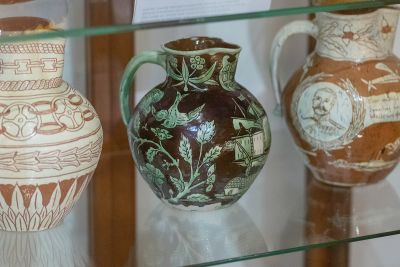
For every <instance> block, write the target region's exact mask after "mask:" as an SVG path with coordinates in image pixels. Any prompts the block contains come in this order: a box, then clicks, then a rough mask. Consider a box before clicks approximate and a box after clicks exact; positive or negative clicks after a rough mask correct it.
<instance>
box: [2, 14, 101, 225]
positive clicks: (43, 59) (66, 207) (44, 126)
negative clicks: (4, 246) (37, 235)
mask: <svg viewBox="0 0 400 267" xmlns="http://www.w3.org/2000/svg"><path fill="white" fill-rule="evenodd" d="M38 29H40V30H38ZM37 31H43V32H50V31H55V29H53V28H52V26H51V22H50V21H49V20H47V19H42V18H38V17H10V18H1V19H0V34H1V35H14V34H17V35H20V34H31V33H32V32H37ZM64 51H65V40H64V39H62V38H51V39H36V40H33V41H21V42H0V229H1V230H7V231H40V230H45V229H48V228H51V227H54V226H57V225H58V224H59V223H61V222H62V221H63V219H64V217H65V216H66V215H67V214H68V213H69V212H70V210H71V209H72V207H73V206H74V204H75V203H76V202H77V201H78V199H79V197H80V195H81V194H82V192H83V190H84V189H85V188H86V186H87V185H88V184H89V182H90V180H91V178H92V176H93V173H94V171H95V169H96V166H97V163H98V161H99V158H100V153H101V149H102V144H103V131H102V128H101V124H100V120H99V117H98V115H97V114H96V111H95V110H94V108H93V106H92V105H91V104H90V103H89V101H88V100H87V99H86V98H85V97H83V96H82V95H81V94H80V93H79V92H78V91H77V90H75V89H74V88H72V87H71V86H70V85H69V84H68V83H67V82H65V81H64V80H63V78H62V76H63V70H64Z"/></svg>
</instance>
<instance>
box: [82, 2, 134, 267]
mask: <svg viewBox="0 0 400 267" xmlns="http://www.w3.org/2000/svg"><path fill="white" fill-rule="evenodd" d="M132 11H133V0H103V1H94V0H93V1H87V4H86V18H87V25H88V26H100V25H111V24H117V23H126V22H127V21H130V20H131V18H132ZM133 53H134V35H133V33H124V34H117V35H108V36H98V37H92V38H88V39H87V55H88V58H87V62H88V63H87V64H88V66H87V67H88V68H87V69H88V72H87V73H88V83H89V84H88V90H87V91H88V97H89V99H90V101H91V102H92V104H93V105H94V106H95V108H96V110H97V112H98V113H99V115H100V118H101V122H102V126H103V131H104V147H103V152H102V157H101V160H100V163H99V166H98V168H97V171H96V173H95V177H94V178H93V181H92V183H91V191H90V192H91V200H90V201H91V202H92V203H91V205H90V207H91V216H90V218H91V225H90V229H91V253H92V259H93V260H94V264H95V265H96V266H126V265H127V262H126V261H127V260H128V258H132V257H130V255H129V253H130V249H129V248H130V247H134V246H135V179H134V178H135V176H134V174H135V171H134V164H133V160H132V158H131V154H130V150H129V145H128V138H127V135H126V128H125V125H124V124H123V122H122V119H121V115H120V111H119V83H120V80H121V77H122V73H123V71H124V68H125V66H126V64H127V63H128V61H129V60H130V59H131V58H132V56H133ZM131 251H132V250H131Z"/></svg>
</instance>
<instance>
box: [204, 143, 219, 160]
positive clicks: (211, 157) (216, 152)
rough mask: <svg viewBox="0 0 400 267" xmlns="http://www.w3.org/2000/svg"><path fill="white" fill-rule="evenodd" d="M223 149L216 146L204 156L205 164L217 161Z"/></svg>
mask: <svg viewBox="0 0 400 267" xmlns="http://www.w3.org/2000/svg"><path fill="white" fill-rule="evenodd" d="M221 151H222V147H221V146H215V147H213V148H211V149H210V150H209V151H208V152H207V153H206V155H205V156H204V159H203V163H209V162H211V161H214V160H216V159H217V158H218V157H219V156H220V155H221Z"/></svg>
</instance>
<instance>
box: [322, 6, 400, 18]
mask: <svg viewBox="0 0 400 267" xmlns="http://www.w3.org/2000/svg"><path fill="white" fill-rule="evenodd" d="M351 11H352V10H349V12H351ZM353 11H357V10H353ZM382 11H384V12H393V13H399V14H400V9H399V8H398V7H383V8H376V9H373V10H372V11H370V12H365V13H359V14H341V13H338V12H340V11H338V12H319V13H317V14H316V17H317V18H318V17H330V18H339V19H340V18H346V19H360V18H365V19H369V18H372V17H374V16H376V15H378V14H380V13H382Z"/></svg>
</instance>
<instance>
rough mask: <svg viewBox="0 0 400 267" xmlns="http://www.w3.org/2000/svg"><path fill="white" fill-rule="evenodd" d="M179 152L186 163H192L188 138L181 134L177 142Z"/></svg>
mask: <svg viewBox="0 0 400 267" xmlns="http://www.w3.org/2000/svg"><path fill="white" fill-rule="evenodd" d="M179 154H180V155H181V157H182V158H183V159H184V160H185V161H186V162H187V163H189V164H190V163H192V148H191V147H190V143H189V139H187V137H186V136H184V135H182V138H181V141H180V143H179Z"/></svg>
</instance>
